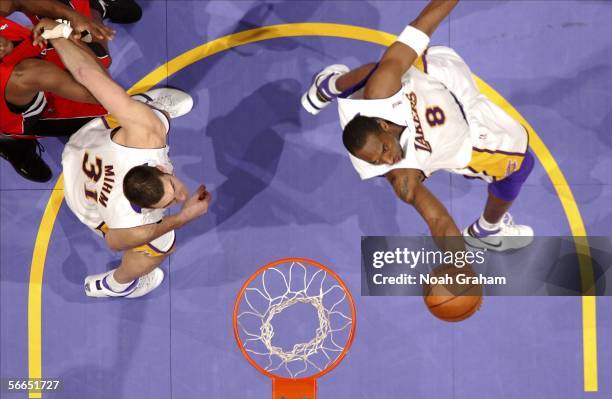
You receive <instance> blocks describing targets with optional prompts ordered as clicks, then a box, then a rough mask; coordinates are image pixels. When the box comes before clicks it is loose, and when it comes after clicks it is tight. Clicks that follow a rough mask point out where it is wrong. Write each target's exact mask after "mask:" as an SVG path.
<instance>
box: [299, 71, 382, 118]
mask: <svg viewBox="0 0 612 399" xmlns="http://www.w3.org/2000/svg"><path fill="white" fill-rule="evenodd" d="M375 68H376V64H374V63H372V64H365V65H362V66H360V67H358V68H355V69H352V70H349V68H348V67H347V66H345V65H340V64H334V65H330V66H328V67H326V68H325V69H323V70H322V71H321V72H319V73H318V74H316V75H315V77H314V79H313V82H312V85H310V87H309V88H308V91H307V92H306V93H304V95H303V96H302V106H303V107H304V108H305V109H306V111H308V112H310V113H311V114H313V115H316V114H318V113H319V112H320V111H321V110H322V109H323V108H325V107H326V106H327V105H328V104H330V103H331V102H332V101H333V100H335V99H336V98H337V97H338V96H340V95H344V94H345V93H349V92H354V91H356V90H358V88H360V86H361V87H363V85H364V84H365V82H366V81H367V78H369V77H370V75H371V74H372V72H373V71H374V69H375ZM346 95H350V94H346Z"/></svg>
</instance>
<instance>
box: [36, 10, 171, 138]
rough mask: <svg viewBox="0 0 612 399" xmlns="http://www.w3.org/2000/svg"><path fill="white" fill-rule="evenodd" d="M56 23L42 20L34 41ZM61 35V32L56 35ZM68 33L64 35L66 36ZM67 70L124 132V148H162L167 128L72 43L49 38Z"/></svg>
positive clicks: (147, 108) (66, 40) (51, 29)
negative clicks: (126, 146)
mask: <svg viewBox="0 0 612 399" xmlns="http://www.w3.org/2000/svg"><path fill="white" fill-rule="evenodd" d="M61 26H62V25H60V26H59V27H58V24H57V22H55V21H51V20H48V19H44V20H42V21H41V22H40V23H39V24H38V25H37V26H36V27H35V28H34V42H35V43H38V42H41V41H44V38H43V37H44V36H43V33H44V32H45V31H53V32H51V33H53V34H54V35H55V33H56V32H55V30H56V28H57V29H61ZM57 33H58V35H61V34H62V33H61V32H59V31H58V32H57ZM66 34H67V33H66ZM49 41H51V43H52V44H53V47H55V49H56V50H57V53H58V54H59V56H60V57H61V59H62V62H63V63H64V65H65V66H66V68H67V69H68V70H69V71H70V73H71V74H72V76H73V77H74V78H75V80H76V81H77V82H79V83H80V84H82V85H83V86H85V87H86V88H87V89H88V90H89V92H90V93H91V94H92V95H93V96H94V97H95V98H96V99H97V100H98V102H99V103H100V104H102V106H104V107H105V108H106V110H107V111H108V112H109V113H110V114H111V115H113V117H114V118H115V119H117V121H118V122H119V124H120V125H121V127H123V129H124V130H125V131H126V133H127V134H126V135H125V136H126V140H125V141H126V142H125V145H128V146H130V147H137V148H155V147H163V146H164V145H165V144H166V133H167V132H166V126H165V125H164V124H163V123H162V121H161V120H160V119H159V118H158V117H157V116H156V115H155V114H154V113H153V111H152V110H151V108H149V107H148V106H147V105H145V104H143V103H141V102H139V101H135V100H133V99H131V98H130V96H128V95H127V93H126V92H125V90H123V88H122V87H120V86H119V85H118V84H117V83H115V82H114V81H113V80H112V79H111V78H110V76H108V74H107V73H106V71H105V70H104V69H103V68H102V67H101V66H100V65H98V63H97V62H96V60H94V58H93V57H91V56H90V55H89V54H88V53H87V52H85V51H84V50H83V49H82V48H80V47H79V46H77V45H76V44H74V43H73V42H72V41H71V40H69V39H65V38H63V37H59V38H57V37H56V38H50V39H49Z"/></svg>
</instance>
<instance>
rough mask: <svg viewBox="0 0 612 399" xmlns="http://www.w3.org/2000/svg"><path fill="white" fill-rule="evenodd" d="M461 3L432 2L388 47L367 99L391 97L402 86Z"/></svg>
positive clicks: (455, 1) (448, 1) (441, 0)
mask: <svg viewBox="0 0 612 399" xmlns="http://www.w3.org/2000/svg"><path fill="white" fill-rule="evenodd" d="M458 1H459V0H432V1H431V2H430V3H429V4H428V5H427V6H426V7H425V8H424V9H423V11H422V12H421V14H419V16H418V17H417V18H416V19H415V20H414V21H412V22H411V23H410V24H409V25H408V26H407V27H406V29H405V30H404V31H403V32H402V33H401V34H400V35H399V36H398V38H397V40H396V41H395V42H394V43H393V44H392V45H391V46H389V48H387V50H386V51H385V53H384V54H383V56H382V58H381V59H380V62H379V64H378V68H377V69H376V71H375V72H374V73H373V74H372V77H371V78H370V80H369V81H368V83H367V84H366V87H365V91H364V97H365V98H366V99H379V98H387V97H391V96H392V95H394V94H395V93H397V92H398V91H399V90H400V88H401V87H402V83H401V79H402V76H403V75H404V73H406V71H407V70H408V69H409V68H410V67H411V66H412V64H414V62H415V61H416V60H417V58H419V56H420V55H421V54H422V53H423V51H425V49H426V48H427V45H428V44H429V38H430V37H431V35H432V34H433V32H434V31H435V30H436V28H437V27H438V25H440V23H441V22H442V21H443V20H444V18H446V16H447V15H448V14H450V12H451V11H452V10H453V8H454V7H455V6H456V5H457V2H458Z"/></svg>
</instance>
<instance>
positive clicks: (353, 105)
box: [338, 46, 528, 181]
mask: <svg viewBox="0 0 612 399" xmlns="http://www.w3.org/2000/svg"><path fill="white" fill-rule="evenodd" d="M428 53H430V56H429V58H428V59H426V58H425V56H424V64H425V67H426V68H427V65H429V73H424V72H421V71H420V70H418V69H417V68H415V67H412V68H410V69H409V70H408V72H406V73H405V74H404V76H403V78H402V88H401V89H400V90H399V91H398V92H397V93H396V94H395V95H393V96H392V97H389V98H385V99H379V100H365V99H363V89H361V90H359V91H357V92H355V93H354V94H352V95H351V96H350V97H348V98H339V99H338V111H339V114H340V124H341V126H342V128H343V129H344V127H345V126H346V124H347V123H348V122H349V121H350V120H351V119H353V118H354V117H355V116H356V115H358V114H359V115H364V116H370V117H378V118H382V119H386V120H389V121H391V122H393V123H395V124H398V125H400V126H405V129H404V131H403V132H402V135H401V137H400V145H401V146H402V148H403V150H404V157H403V159H402V160H401V161H400V162H398V163H396V164H393V165H373V164H370V163H368V162H365V161H363V160H361V159H359V158H356V157H354V156H353V155H351V154H349V156H350V159H351V162H352V164H353V166H354V167H355V169H356V170H357V172H358V173H359V175H360V177H361V178H362V179H368V178H371V177H374V176H382V175H384V174H386V173H387V172H389V171H391V170H394V169H405V168H406V169H419V170H421V171H423V173H424V174H425V175H426V176H429V175H431V173H433V172H435V171H436V170H448V171H451V172H454V173H459V174H463V175H467V176H473V177H480V178H483V179H484V180H486V181H493V180H497V179H502V178H504V177H505V176H507V175H508V174H510V173H512V172H513V171H515V170H517V169H518V168H519V167H520V165H521V163H522V159H523V157H524V154H525V152H526V151H527V144H528V143H527V133H526V131H525V129H524V128H523V127H522V126H521V125H520V124H519V123H518V122H516V121H514V120H513V119H512V118H511V117H510V116H508V114H506V113H505V112H504V111H503V110H502V109H501V108H499V107H497V106H496V105H495V104H493V103H492V102H490V101H489V100H488V99H487V98H486V97H485V96H484V95H482V94H481V93H480V92H479V91H478V89H477V88H476V85H475V83H474V81H473V80H472V77H471V72H470V70H469V68H468V67H467V65H466V64H465V62H464V61H463V60H462V59H461V57H459V56H458V55H457V54H456V53H455V52H454V51H453V50H452V49H450V48H447V47H441V46H438V47H432V48H430V49H429V50H428ZM426 55H427V54H426ZM427 60H429V62H428V61H427ZM455 95H457V97H455Z"/></svg>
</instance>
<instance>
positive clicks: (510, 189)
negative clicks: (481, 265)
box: [302, 0, 534, 251]
mask: <svg viewBox="0 0 612 399" xmlns="http://www.w3.org/2000/svg"><path fill="white" fill-rule="evenodd" d="M456 4H457V1H450V0H434V1H431V2H430V3H429V4H428V5H427V7H426V8H425V9H424V10H423V11H422V12H421V14H420V15H419V16H418V17H417V18H416V19H415V20H414V21H413V22H411V23H410V25H408V26H407V27H406V29H405V30H404V31H403V32H402V33H401V34H400V35H399V37H398V39H397V41H396V42H394V43H393V44H392V45H391V46H390V47H389V48H388V49H387V50H386V51H385V53H384V55H383V56H382V58H381V60H380V61H379V62H378V63H377V64H367V65H363V66H361V67H359V68H357V69H354V70H351V71H349V68H348V67H346V66H344V65H331V66H329V67H327V68H325V69H324V70H323V71H322V72H320V73H319V74H317V75H316V76H315V79H314V82H313V84H312V86H311V87H310V88H309V90H308V91H307V92H306V93H305V94H304V96H303V97H302V105H303V106H304V107H305V108H306V110H307V111H309V112H311V113H313V114H317V113H318V112H319V111H320V110H321V109H322V108H324V107H325V106H327V105H329V104H330V103H331V102H332V101H333V100H336V99H337V101H338V110H339V116H340V124H341V126H342V128H343V129H344V131H343V142H344V145H345V147H346V148H347V150H348V151H349V157H350V159H351V162H352V164H353V166H354V167H355V169H356V170H357V172H358V173H359V175H360V177H361V178H362V179H368V178H371V177H374V176H385V177H386V178H387V179H388V181H389V182H390V183H391V185H392V186H393V189H394V191H395V193H396V194H397V196H398V197H399V198H400V199H402V200H403V201H405V202H407V203H408V204H411V205H413V206H414V207H415V208H416V210H417V211H418V212H419V213H420V215H421V216H422V217H423V218H424V219H425V221H426V223H427V224H428V226H429V228H430V230H431V235H432V236H434V237H452V236H460V235H462V234H463V236H464V238H465V240H466V242H468V244H470V245H471V246H474V247H478V248H487V249H491V250H495V251H503V250H507V249H513V248H520V247H524V246H526V245H528V244H529V243H530V242H531V241H532V239H533V234H534V233H533V230H532V229H531V228H530V227H529V226H523V225H517V224H514V222H513V220H512V217H511V216H510V214H509V213H508V212H507V211H508V209H509V208H510V205H511V204H512V201H514V199H515V198H516V197H517V196H518V193H519V191H520V188H521V185H522V184H523V182H524V181H525V179H526V178H527V176H528V175H529V173H530V172H531V170H532V168H533V164H534V159H533V156H532V155H531V153H530V152H529V151H528V135H527V131H526V130H525V129H524V128H523V126H521V125H520V124H519V123H518V122H516V121H515V120H513V119H512V118H511V117H510V116H509V115H507V114H506V113H505V112H504V111H503V110H502V109H501V108H499V107H498V106H497V105H495V104H493V103H492V102H491V101H489V100H488V99H487V98H486V97H485V96H484V95H483V94H481V93H480V92H479V91H478V89H477V87H476V84H475V83H474V81H473V79H472V77H471V72H470V69H469V67H468V66H467V65H466V64H465V62H464V61H463V60H462V59H461V57H459V55H458V54H457V53H456V52H455V51H453V50H452V49H450V48H447V47H431V48H429V49H428V48H427V46H428V45H429V38H430V37H431V35H432V33H433V32H434V30H435V29H436V28H437V26H438V25H439V24H440V22H442V20H443V19H444V18H445V17H446V16H447V15H448V14H449V13H450V12H451V10H452V9H453V8H454V7H455V5H456ZM421 55H422V62H423V72H421V71H420V70H418V69H417V68H415V67H414V66H413V64H414V63H415V61H417V59H418V57H419V56H421ZM438 170H447V171H450V172H454V173H459V174H462V175H465V176H466V177H471V178H480V179H482V180H485V181H486V182H488V183H489V195H488V199H487V202H486V205H485V210H484V213H483V214H482V216H481V217H480V218H479V219H478V220H476V221H475V222H474V223H473V224H472V225H470V226H468V227H467V228H465V229H464V231H463V232H461V231H460V230H459V229H458V227H457V226H456V224H455V222H454V221H453V219H452V217H451V216H450V214H449V213H448V211H447V210H446V208H445V207H444V205H442V203H441V202H440V201H439V200H438V199H437V198H436V197H435V196H434V195H433V194H432V193H431V192H430V191H429V190H428V189H427V188H426V186H425V185H424V184H423V183H424V181H425V179H426V178H427V177H429V176H430V175H431V174H432V173H433V172H435V171H438Z"/></svg>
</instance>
